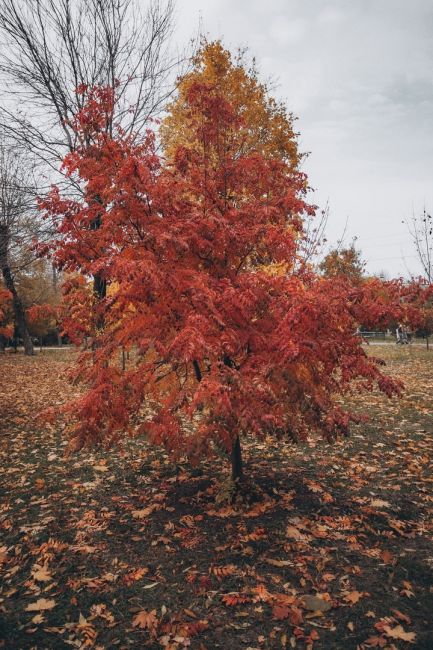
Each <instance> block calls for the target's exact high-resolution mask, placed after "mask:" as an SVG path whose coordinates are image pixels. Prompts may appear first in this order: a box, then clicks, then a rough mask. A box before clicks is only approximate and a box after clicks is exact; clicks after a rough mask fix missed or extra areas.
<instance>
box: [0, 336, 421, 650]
mask: <svg viewBox="0 0 433 650" xmlns="http://www.w3.org/2000/svg"><path fill="white" fill-rule="evenodd" d="M371 353H373V354H375V355H376V356H385V357H386V358H387V361H388V364H389V370H390V372H391V373H392V374H393V375H395V376H398V377H400V378H402V379H403V380H404V381H405V383H406V389H405V393H404V396H403V398H402V399H401V400H387V398H385V397H384V396H383V395H379V394H373V395H369V396H365V395H364V396H362V397H361V396H359V397H357V396H354V397H353V399H352V400H351V401H352V402H353V406H354V408H355V409H356V410H357V411H358V412H360V413H365V414H368V415H369V418H370V419H369V421H368V422H366V423H363V424H361V425H357V426H356V427H353V431H352V436H351V437H350V438H349V439H347V440H344V441H342V442H340V443H338V444H336V445H333V446H330V445H327V444H325V443H320V444H319V443H314V442H311V443H310V444H305V445H299V446H288V445H277V444H275V443H272V442H269V443H266V444H265V443H258V442H254V441H244V443H243V444H244V452H245V460H246V472H247V477H248V478H247V484H246V487H245V488H244V490H243V493H242V495H241V498H239V499H238V502H235V503H234V504H233V505H228V504H227V501H224V498H225V497H227V496H229V494H228V492H229V490H228V483H227V462H226V460H225V459H224V458H221V459H212V460H211V461H207V462H204V463H203V464H202V465H201V466H199V467H197V468H191V467H189V466H188V465H187V464H186V463H185V464H182V463H181V464H179V465H178V466H177V467H174V466H173V465H172V464H171V463H169V461H168V459H167V458H166V456H165V455H164V454H163V453H162V452H161V450H159V449H155V448H151V449H148V448H147V447H146V445H145V443H144V442H143V441H138V440H135V441H131V442H129V443H128V444H127V445H126V446H125V448H124V449H123V450H114V451H113V450H112V451H110V452H108V453H105V452H96V453H90V452H88V451H87V452H81V453H80V454H79V455H76V456H74V457H72V458H70V459H65V458H64V449H65V441H64V440H63V438H62V431H61V427H60V428H59V426H50V425H47V424H44V423H42V422H40V421H38V419H37V414H38V413H39V412H40V411H41V410H43V409H44V408H46V407H48V406H53V407H54V408H56V407H58V406H59V405H60V404H61V403H63V402H64V401H65V400H66V399H68V398H69V397H70V396H71V395H72V393H73V391H75V390H76V389H74V388H72V387H71V386H69V385H68V384H67V382H66V380H65V377H64V371H65V369H66V367H67V364H68V357H70V356H71V353H70V352H62V351H57V352H45V353H42V354H39V355H37V356H36V357H33V358H25V357H23V356H20V355H4V356H2V357H0V429H1V437H0V445H1V457H0V462H1V466H2V470H1V475H2V489H3V494H2V506H1V512H0V531H1V533H0V567H1V573H2V579H3V580H2V583H1V592H0V617H1V619H2V622H1V624H0V639H2V647H3V648H14V649H15V648H17V649H18V648H35V649H43V648H56V649H57V648H63V647H64V648H67V647H71V646H72V647H76V648H116V647H118V648H141V647H151V648H171V649H173V650H174V649H182V648H185V647H191V648H197V649H201V650H204V649H207V650H210V649H212V648H244V649H247V648H249V649H250V650H259V649H266V648H309V647H314V648H326V649H328V648H357V647H359V648H362V649H364V648H365V649H366V648H371V647H372V648H374V647H376V648H426V649H427V648H431V647H433V623H432V616H431V614H432V611H433V589H432V586H431V585H432V584H433V581H432V575H433V537H432V532H433V527H432V510H433V490H432V486H433V477H432V460H433V391H432V388H433V352H430V353H429V352H427V351H424V350H422V349H420V348H418V349H415V348H409V349H397V348H395V347H391V346H387V347H386V346H383V347H380V346H376V347H374V348H372V349H371ZM0 645H1V642H0Z"/></svg>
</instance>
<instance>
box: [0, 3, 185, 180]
mask: <svg viewBox="0 0 433 650" xmlns="http://www.w3.org/2000/svg"><path fill="white" fill-rule="evenodd" d="M172 17H173V3H172V0H166V2H163V0H149V2H145V0H0V35H1V40H2V47H1V52H0V80H1V82H2V83H1V86H2V87H3V93H2V97H1V108H0V121H1V122H2V124H3V127H4V128H5V129H7V132H8V135H9V137H12V138H14V139H15V140H17V141H19V144H20V145H22V146H25V147H26V148H27V149H29V150H30V151H32V153H33V154H35V155H36V156H37V157H38V158H39V159H41V160H43V161H44V162H45V163H48V164H50V165H51V166H52V168H53V169H57V168H58V162H59V160H60V159H62V157H63V156H64V154H65V153H66V151H68V150H73V149H74V147H75V145H76V139H75V133H74V131H73V129H72V128H71V120H72V118H73V116H74V115H75V114H76V113H77V111H79V110H80V109H81V108H82V106H83V102H84V101H85V98H84V96H83V93H82V92H80V89H82V88H83V87H85V86H87V87H91V86H94V85H103V86H108V87H111V88H113V89H114V88H115V89H116V98H117V101H116V107H115V112H114V115H113V116H112V117H113V120H112V122H113V121H115V122H116V123H120V124H121V125H122V127H123V128H124V129H125V130H126V131H127V132H134V133H135V132H139V131H140V129H141V128H142V126H143V125H144V124H145V123H146V122H147V121H148V119H149V118H150V117H151V116H152V115H155V113H157V112H158V111H159V110H160V109H161V108H162V107H163V106H164V104H165V102H166V100H167V97H168V96H169V95H170V93H171V91H172V88H173V75H174V73H175V71H176V69H177V66H178V64H179V61H180V59H179V57H174V56H172V55H171V54H170V51H169V41H170V36H171V33H172V22H173V21H172ZM112 122H111V123H109V124H107V129H111V127H112Z"/></svg>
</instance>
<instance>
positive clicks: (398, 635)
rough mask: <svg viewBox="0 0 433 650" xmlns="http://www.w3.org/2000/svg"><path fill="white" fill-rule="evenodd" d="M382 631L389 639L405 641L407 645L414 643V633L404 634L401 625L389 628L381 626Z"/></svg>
mask: <svg viewBox="0 0 433 650" xmlns="http://www.w3.org/2000/svg"><path fill="white" fill-rule="evenodd" d="M383 631H384V632H385V634H386V636H387V637H389V638H390V639H399V641H407V642H408V643H415V639H416V634H415V632H405V630H404V629H403V627H402V626H401V625H397V627H393V628H391V627H390V626H389V625H384V626H383Z"/></svg>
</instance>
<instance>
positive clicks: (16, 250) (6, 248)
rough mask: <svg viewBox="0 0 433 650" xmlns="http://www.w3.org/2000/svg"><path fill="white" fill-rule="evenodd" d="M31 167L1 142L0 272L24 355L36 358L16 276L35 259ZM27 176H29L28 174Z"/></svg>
mask: <svg viewBox="0 0 433 650" xmlns="http://www.w3.org/2000/svg"><path fill="white" fill-rule="evenodd" d="M28 171H29V170H28V166H27V165H26V162H25V159H24V157H23V155H22V154H20V153H19V152H18V151H17V150H16V149H14V148H11V147H8V146H7V145H6V144H5V142H4V141H2V142H0V269H1V273H2V276H3V281H4V284H5V286H6V288H7V289H8V290H9V291H10V293H11V294H12V305H13V311H14V319H15V324H16V328H17V331H18V335H19V336H20V337H21V338H22V341H23V345H24V352H25V354H29V355H30V354H33V344H32V340H31V338H30V335H29V331H28V327H27V320H26V313H25V310H24V306H23V303H22V300H21V298H20V296H19V293H18V289H17V284H16V278H15V274H16V271H17V269H19V268H21V269H22V268H24V267H25V266H26V265H27V264H28V263H29V261H30V260H31V259H32V254H31V253H30V246H29V244H30V239H31V237H32V231H33V229H34V225H35V223H36V222H35V220H34V219H33V218H32V214H31V213H32V208H33V206H34V190H33V188H31V187H30V186H29V185H28V183H29V173H28ZM26 172H27V173H26Z"/></svg>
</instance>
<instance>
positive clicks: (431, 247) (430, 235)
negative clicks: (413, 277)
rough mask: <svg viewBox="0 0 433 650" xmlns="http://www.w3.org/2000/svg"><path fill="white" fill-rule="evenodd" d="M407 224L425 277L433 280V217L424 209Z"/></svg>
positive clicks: (428, 280)
mask: <svg viewBox="0 0 433 650" xmlns="http://www.w3.org/2000/svg"><path fill="white" fill-rule="evenodd" d="M405 223H406V225H407V228H408V230H409V233H410V236H411V238H412V241H413V245H414V248H415V252H416V255H417V257H418V261H419V263H420V265H421V268H422V271H423V274H424V277H425V279H426V280H427V282H428V283H429V284H431V283H432V282H433V217H432V215H431V214H428V212H427V210H426V209H425V207H424V210H423V211H422V213H421V214H420V215H419V216H415V215H413V216H412V219H411V221H407V220H406V222H405Z"/></svg>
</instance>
